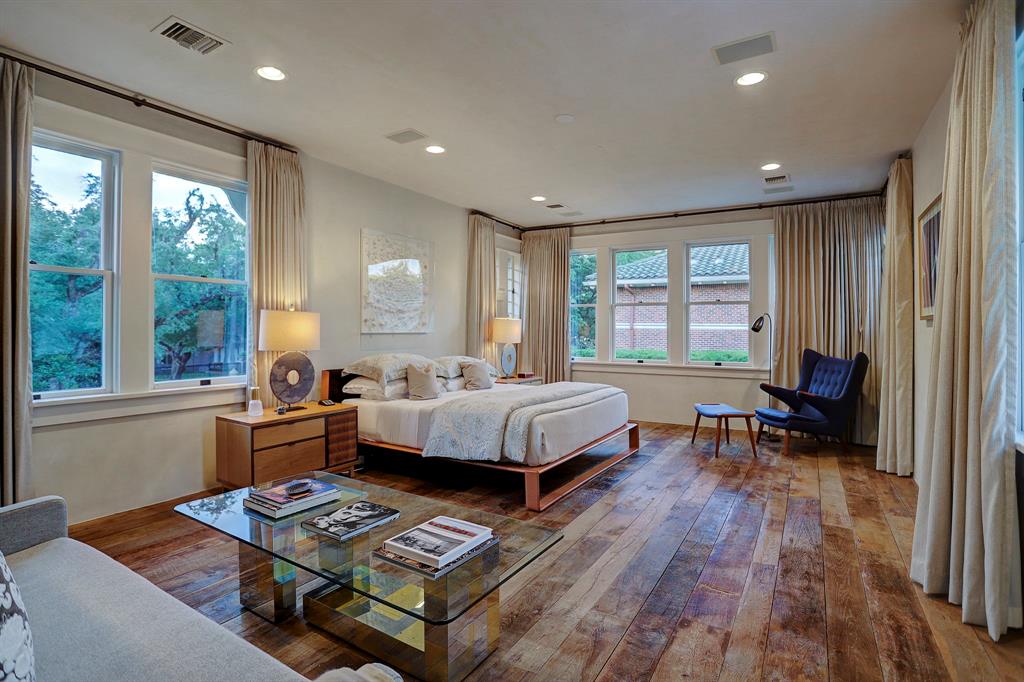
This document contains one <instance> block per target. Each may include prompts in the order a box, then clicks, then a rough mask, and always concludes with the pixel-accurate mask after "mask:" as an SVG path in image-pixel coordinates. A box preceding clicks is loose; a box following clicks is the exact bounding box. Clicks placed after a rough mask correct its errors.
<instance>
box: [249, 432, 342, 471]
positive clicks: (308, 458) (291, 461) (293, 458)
mask: <svg viewBox="0 0 1024 682" xmlns="http://www.w3.org/2000/svg"><path fill="white" fill-rule="evenodd" d="M316 421H317V423H318V424H320V425H321V427H322V426H323V420H320V419H318V420H316ZM274 428H279V427H274ZM324 446H325V444H324V439H323V438H314V439H312V440H304V441H300V442H298V443H291V444H290V445H281V446H279V447H276V448H268V449H266V450H260V451H258V452H254V453H253V455H252V468H253V478H254V479H255V480H254V481H253V483H254V484H256V483H266V482H267V481H273V480H274V479H276V478H285V477H286V476H291V475H293V474H300V473H302V472H304V471H315V470H317V469H323V468H324Z"/></svg>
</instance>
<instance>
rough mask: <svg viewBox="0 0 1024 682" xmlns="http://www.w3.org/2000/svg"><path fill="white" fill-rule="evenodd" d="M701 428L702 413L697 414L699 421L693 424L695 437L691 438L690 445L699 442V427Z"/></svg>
mask: <svg viewBox="0 0 1024 682" xmlns="http://www.w3.org/2000/svg"><path fill="white" fill-rule="evenodd" d="M698 426H700V412H698V413H697V419H696V420H695V421H694V422H693V436H692V437H691V438H690V445H693V444H694V443H696V442H697V427H698Z"/></svg>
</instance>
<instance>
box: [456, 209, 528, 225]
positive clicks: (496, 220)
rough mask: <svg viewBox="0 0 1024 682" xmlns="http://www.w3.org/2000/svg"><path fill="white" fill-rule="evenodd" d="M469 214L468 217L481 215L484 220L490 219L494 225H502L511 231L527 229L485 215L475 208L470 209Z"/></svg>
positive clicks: (487, 214) (488, 214)
mask: <svg viewBox="0 0 1024 682" xmlns="http://www.w3.org/2000/svg"><path fill="white" fill-rule="evenodd" d="M469 214H470V215H482V216H483V217H485V218H490V219H491V220H493V221H494V222H496V223H501V224H502V225H505V226H507V227H511V228H512V229H513V230H519V231H522V230H525V229H527V228H525V227H523V226H522V225H516V224H515V223H512V222H509V221H507V220H504V219H502V218H499V217H498V216H494V215H491V214H490V213H485V212H484V211H478V210H477V209H475V208H474V209H471V210H470V211H469Z"/></svg>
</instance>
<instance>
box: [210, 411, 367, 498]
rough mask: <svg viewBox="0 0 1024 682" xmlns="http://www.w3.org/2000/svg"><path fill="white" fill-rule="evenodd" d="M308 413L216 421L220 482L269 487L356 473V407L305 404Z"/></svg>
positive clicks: (225, 416)
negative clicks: (300, 477) (295, 478)
mask: <svg viewBox="0 0 1024 682" xmlns="http://www.w3.org/2000/svg"><path fill="white" fill-rule="evenodd" d="M304 407H305V408H306V409H304V410H295V411H294V412H286V413H285V414H277V413H276V412H274V411H273V410H268V411H267V412H266V414H264V415H263V416H262V417H250V416H249V415H248V414H247V413H245V412H235V413H233V414H223V415H219V416H218V417H217V480H218V481H219V482H220V483H221V484H223V485H225V486H228V487H231V488H242V487H245V486H250V485H256V484H258V483H266V482H267V481H273V480H275V479H278V478H285V477H287V476H292V475H294V474H300V473H302V472H304V471H323V470H327V471H333V472H335V473H340V472H346V473H348V474H350V475H351V473H352V470H353V469H354V468H355V465H356V460H357V454H356V438H357V430H356V407H355V405H342V404H337V405H331V406H330V407H324V406H322V405H318V404H317V403H315V402H313V403H305V404H304Z"/></svg>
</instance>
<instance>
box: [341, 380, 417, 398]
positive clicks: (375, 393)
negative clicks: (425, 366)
mask: <svg viewBox="0 0 1024 682" xmlns="http://www.w3.org/2000/svg"><path fill="white" fill-rule="evenodd" d="M341 390H342V392H344V393H348V394H353V395H358V396H359V397H360V398H362V399H363V400H399V399H401V398H408V397H409V382H408V381H407V380H406V379H395V380H394V381H389V382H388V383H387V384H386V385H385V386H384V388H381V387H380V384H378V383H377V382H376V381H374V380H373V379H370V378H368V377H358V378H356V379H353V380H352V381H350V382H348V383H347V384H345V387H344V388H343V389H341Z"/></svg>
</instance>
